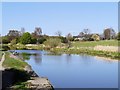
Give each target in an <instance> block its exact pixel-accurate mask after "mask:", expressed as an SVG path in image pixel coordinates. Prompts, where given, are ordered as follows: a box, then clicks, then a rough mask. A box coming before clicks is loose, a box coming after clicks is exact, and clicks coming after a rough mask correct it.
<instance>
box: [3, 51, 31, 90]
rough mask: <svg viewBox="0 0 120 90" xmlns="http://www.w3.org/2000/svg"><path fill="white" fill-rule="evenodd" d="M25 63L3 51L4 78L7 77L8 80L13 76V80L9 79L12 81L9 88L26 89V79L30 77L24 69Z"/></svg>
mask: <svg viewBox="0 0 120 90" xmlns="http://www.w3.org/2000/svg"><path fill="white" fill-rule="evenodd" d="M27 65H28V64H27V63H26V62H24V61H22V60H20V59H18V58H14V57H11V53H10V52H5V60H4V62H3V67H4V68H5V71H4V72H3V75H4V77H5V78H8V80H10V79H9V78H13V80H12V81H10V82H12V83H11V85H10V87H9V88H11V89H15V90H18V89H19V90H21V89H22V90H25V89H27V87H26V85H27V82H26V81H27V80H29V79H30V75H29V74H28V73H27V72H26V71H25V70H24V68H25V66H27ZM11 73H12V75H11ZM6 74H7V75H6ZM9 75H10V77H9ZM4 77H3V80H4Z"/></svg>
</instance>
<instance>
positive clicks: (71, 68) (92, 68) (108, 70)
mask: <svg viewBox="0 0 120 90" xmlns="http://www.w3.org/2000/svg"><path fill="white" fill-rule="evenodd" d="M19 52H28V53H29V52H31V53H36V54H35V55H31V56H30V57H29V58H30V59H29V58H28V59H29V60H27V61H26V62H27V63H29V64H30V65H31V66H32V68H33V70H34V71H35V72H36V73H37V74H38V75H39V76H46V77H48V79H49V80H50V82H51V83H52V85H54V86H55V87H56V88H59V87H61V88H75V87H76V88H108V87H109V88H116V87H118V85H117V84H118V63H117V62H115V61H106V60H104V59H98V58H95V57H93V56H88V55H73V54H63V55H61V56H56V55H44V54H45V52H44V51H39V50H31V51H29V50H28V51H27V50H20V51H19ZM41 63H42V65H40V64H41ZM71 81H72V82H71Z"/></svg>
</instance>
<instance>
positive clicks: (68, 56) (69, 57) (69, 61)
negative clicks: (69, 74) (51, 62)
mask: <svg viewBox="0 0 120 90" xmlns="http://www.w3.org/2000/svg"><path fill="white" fill-rule="evenodd" d="M71 58H72V57H71V54H66V61H67V64H69V63H71V60H72V59H71Z"/></svg>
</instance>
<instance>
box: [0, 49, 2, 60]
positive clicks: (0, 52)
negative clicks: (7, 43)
mask: <svg viewBox="0 0 120 90" xmlns="http://www.w3.org/2000/svg"><path fill="white" fill-rule="evenodd" d="M1 59H2V51H0V60H1Z"/></svg>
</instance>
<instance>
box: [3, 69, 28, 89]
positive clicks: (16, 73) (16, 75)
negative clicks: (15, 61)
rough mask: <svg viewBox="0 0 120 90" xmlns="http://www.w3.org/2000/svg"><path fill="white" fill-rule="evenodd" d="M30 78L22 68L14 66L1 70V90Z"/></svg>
mask: <svg viewBox="0 0 120 90" xmlns="http://www.w3.org/2000/svg"><path fill="white" fill-rule="evenodd" d="M29 79H30V75H29V74H28V73H27V72H26V71H23V70H17V69H14V68H11V69H6V70H4V71H2V90H6V89H7V90H8V89H10V87H11V86H13V85H16V84H17V83H20V82H26V81H27V80H29Z"/></svg>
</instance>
